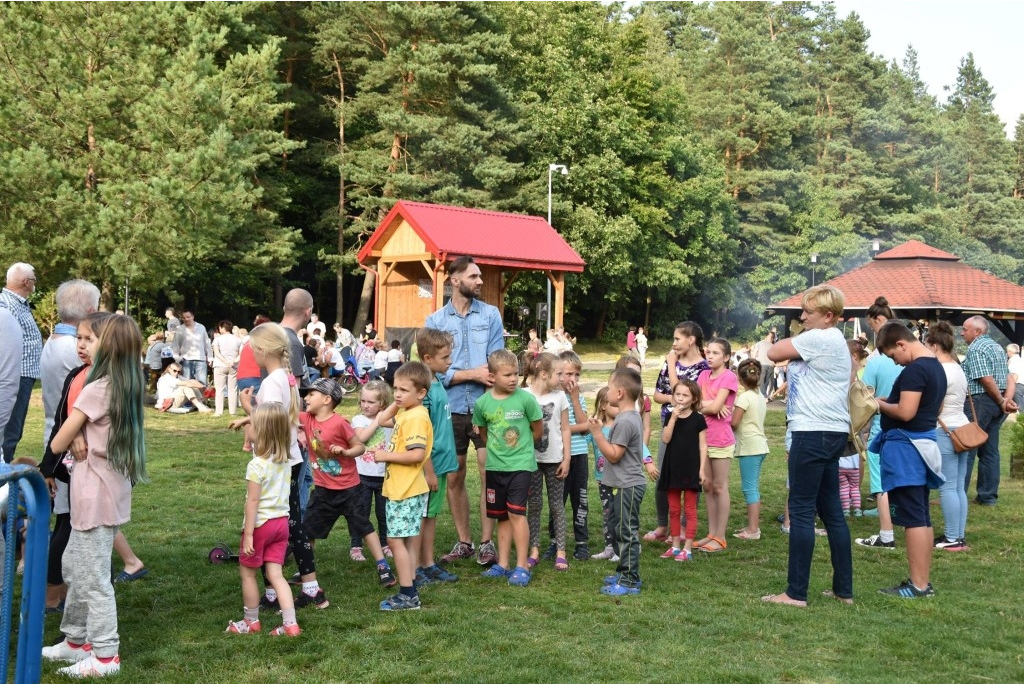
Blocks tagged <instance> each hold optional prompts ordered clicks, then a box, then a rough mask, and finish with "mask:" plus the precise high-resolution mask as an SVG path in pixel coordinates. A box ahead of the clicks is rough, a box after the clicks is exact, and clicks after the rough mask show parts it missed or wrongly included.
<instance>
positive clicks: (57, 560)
mask: <svg viewBox="0 0 1024 685" xmlns="http://www.w3.org/2000/svg"><path fill="white" fill-rule="evenodd" d="M70 537H71V514H57V517H56V518H55V519H54V522H53V534H52V535H51V536H50V554H49V558H48V559H47V561H46V583H47V585H61V584H62V583H63V582H64V563H63V560H64V549H65V548H66V547H67V546H68V538H70Z"/></svg>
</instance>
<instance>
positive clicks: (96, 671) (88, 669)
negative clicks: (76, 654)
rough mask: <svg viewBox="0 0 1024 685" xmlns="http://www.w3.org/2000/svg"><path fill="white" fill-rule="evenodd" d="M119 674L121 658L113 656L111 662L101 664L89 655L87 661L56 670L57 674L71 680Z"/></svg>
mask: <svg viewBox="0 0 1024 685" xmlns="http://www.w3.org/2000/svg"><path fill="white" fill-rule="evenodd" d="M120 672H121V657H119V656H115V657H114V659H113V660H112V661H109V662H107V663H103V662H102V661H100V660H99V659H97V658H96V657H95V656H93V655H89V658H88V659H84V660H82V661H79V662H78V663H76V664H71V665H70V666H65V667H64V668H58V669H57V673H59V674H60V675H66V676H70V677H72V678H97V677H101V676H105V675H115V674H117V673H120Z"/></svg>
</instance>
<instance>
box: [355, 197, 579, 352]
mask: <svg viewBox="0 0 1024 685" xmlns="http://www.w3.org/2000/svg"><path fill="white" fill-rule="evenodd" d="M462 255H469V256H471V257H473V259H474V260H475V261H476V263H477V264H478V265H479V266H480V271H481V274H482V275H483V279H484V286H483V292H482V294H481V298H480V299H482V300H483V301H485V302H487V303H488V304H492V305H494V306H496V307H497V308H498V309H499V310H503V309H504V304H505V293H506V292H507V290H508V287H509V286H510V285H511V284H512V282H513V281H514V280H515V279H516V277H517V276H518V275H519V274H520V273H521V272H523V271H541V272H543V273H544V274H545V275H546V276H547V278H548V279H549V280H550V281H551V285H552V289H553V290H554V302H553V303H552V306H553V309H554V311H553V312H552V315H553V319H554V325H555V326H556V327H559V326H561V325H562V318H563V314H564V311H565V273H566V272H576V273H579V272H582V271H583V267H584V265H585V263H584V261H583V259H582V258H581V257H580V256H579V255H578V254H577V253H576V251H575V250H573V249H572V247H570V245H569V243H567V242H566V241H565V240H564V239H563V238H562V236H560V235H559V234H558V232H557V231H555V229H554V228H552V227H551V225H550V224H549V223H548V222H547V221H545V220H544V219H543V218H541V217H535V216H526V215H523V214H508V213H504V212H492V211H486V210H482V209H469V208H465V207H451V206H446V205H433V204H427V203H423V202H406V201H404V200H400V201H398V202H397V203H395V206H394V207H393V208H392V209H391V211H390V212H389V213H388V215H387V216H386V217H384V220H383V221H381V223H380V225H379V226H378V227H377V230H376V231H374V233H373V235H371V236H370V238H369V240H367V241H366V244H365V245H363V248H362V249H361V250H360V251H359V254H358V257H357V259H358V260H359V265H360V266H361V267H363V268H364V269H366V270H368V271H370V272H372V273H374V274H375V276H376V284H375V295H376V297H375V298H374V299H375V317H374V321H375V323H376V326H377V330H378V331H379V332H380V333H381V335H382V336H387V338H403V337H405V336H404V333H406V332H407V331H410V330H414V329H416V328H419V327H420V326H422V325H423V322H424V320H425V319H426V318H427V316H428V315H429V314H431V313H432V312H434V311H435V310H437V309H439V308H440V307H442V306H443V305H444V303H445V302H446V300H447V298H446V294H447V295H449V296H450V291H449V292H448V293H446V292H445V289H446V288H445V284H446V281H447V278H448V264H450V263H451V262H452V261H454V260H455V259H456V258H457V257H460V256H462ZM449 287H450V286H449ZM388 331H390V332H388Z"/></svg>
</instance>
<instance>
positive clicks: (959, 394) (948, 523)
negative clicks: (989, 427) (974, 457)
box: [925, 321, 980, 552]
mask: <svg viewBox="0 0 1024 685" xmlns="http://www.w3.org/2000/svg"><path fill="white" fill-rule="evenodd" d="M955 343H956V339H955V338H954V336H953V327H952V326H950V325H949V324H948V323H947V322H945V321H939V322H938V323H936V324H935V325H934V326H932V327H931V328H930V329H929V331H928V336H927V337H926V338H925V344H926V345H928V348H929V349H930V350H931V351H932V352H933V353H934V354H935V357H936V359H938V360H939V362H940V363H941V364H942V369H943V370H944V371H945V372H946V395H945V397H944V398H943V400H942V410H941V411H940V413H939V426H938V429H937V430H936V431H935V437H936V441H937V442H938V445H939V452H940V453H941V454H942V475H943V476H945V477H946V482H945V483H943V484H942V486H940V487H939V501H940V503H941V504H942V518H943V519H944V521H945V531H944V534H943V535H939V536H936V538H935V548H936V549H943V550H946V551H947V552H959V551H963V550H967V549H969V548H968V547H967V541H966V539H965V537H964V529H965V528H966V527H967V489H966V488H965V487H964V483H965V481H966V476H967V455H968V453H969V450H964V451H957V448H956V447H955V446H954V444H953V439H952V436H951V435H950V433H952V432H953V431H955V430H957V429H958V428H960V427H962V426H966V425H967V424H968V423H970V422H971V419H969V418H968V417H967V415H966V414H965V413H964V403H965V402H966V401H967V397H969V395H968V394H967V376H965V375H964V371H963V369H961V368H960V362H959V361H957V358H956V357H955V356H954V354H953V347H954V345H955ZM979 430H980V429H979Z"/></svg>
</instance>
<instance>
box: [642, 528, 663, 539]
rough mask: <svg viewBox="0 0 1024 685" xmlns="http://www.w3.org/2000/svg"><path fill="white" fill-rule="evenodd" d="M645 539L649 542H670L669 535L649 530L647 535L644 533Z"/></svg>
mask: <svg viewBox="0 0 1024 685" xmlns="http://www.w3.org/2000/svg"><path fill="white" fill-rule="evenodd" d="M643 539H644V540H647V541H648V542H656V541H663V540H668V534H667V533H658V532H657V531H654V530H649V531H647V532H646V533H644V537H643Z"/></svg>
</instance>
